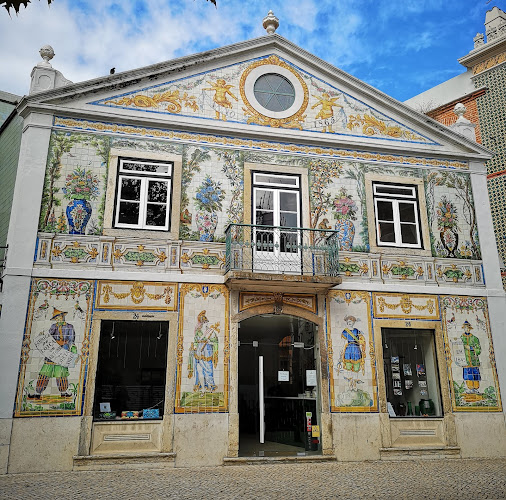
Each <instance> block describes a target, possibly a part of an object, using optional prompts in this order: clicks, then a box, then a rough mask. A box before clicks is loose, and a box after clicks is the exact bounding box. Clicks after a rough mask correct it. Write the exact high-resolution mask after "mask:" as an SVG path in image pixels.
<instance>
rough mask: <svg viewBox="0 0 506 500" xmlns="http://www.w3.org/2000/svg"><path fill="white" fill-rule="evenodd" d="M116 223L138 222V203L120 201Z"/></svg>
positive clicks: (135, 223) (134, 223)
mask: <svg viewBox="0 0 506 500" xmlns="http://www.w3.org/2000/svg"><path fill="white" fill-rule="evenodd" d="M118 223H120V224H133V225H135V226H136V225H137V224H139V203H135V202H126V201H122V202H120V204H119V214H118Z"/></svg>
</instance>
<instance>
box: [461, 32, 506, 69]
mask: <svg viewBox="0 0 506 500" xmlns="http://www.w3.org/2000/svg"><path fill="white" fill-rule="evenodd" d="M504 51H506V37H502V38H499V39H496V40H492V41H490V42H487V43H484V44H483V45H481V46H480V47H479V48H476V49H473V50H471V52H469V54H467V55H466V56H464V57H461V58H460V59H458V61H459V63H460V64H462V66H465V67H466V68H472V67H473V66H476V65H477V64H479V63H480V62H483V61H485V60H486V59H489V58H490V57H494V56H496V55H498V54H501V53H502V52H504Z"/></svg>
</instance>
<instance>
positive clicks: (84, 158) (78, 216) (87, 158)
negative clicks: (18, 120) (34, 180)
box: [39, 131, 110, 235]
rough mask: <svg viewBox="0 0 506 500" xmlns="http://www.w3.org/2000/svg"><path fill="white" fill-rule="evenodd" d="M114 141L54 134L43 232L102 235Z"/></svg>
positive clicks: (43, 195) (41, 218) (78, 135)
mask: <svg viewBox="0 0 506 500" xmlns="http://www.w3.org/2000/svg"><path fill="white" fill-rule="evenodd" d="M109 150H110V138H109V137H102V136H98V135H93V134H82V133H76V132H66V133H65V132H62V131H53V132H52V133H51V141H50V143H49V154H48V159H47V166H46V176H45V179H44V188H43V192H42V206H41V212H40V219H39V230H40V231H44V232H51V233H63V234H72V235H84V234H101V232H102V228H103V222H104V209H105V182H106V179H107V168H108V161H109Z"/></svg>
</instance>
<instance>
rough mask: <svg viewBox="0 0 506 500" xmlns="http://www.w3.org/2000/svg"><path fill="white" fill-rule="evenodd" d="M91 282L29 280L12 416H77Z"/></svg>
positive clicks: (83, 375)
mask: <svg viewBox="0 0 506 500" xmlns="http://www.w3.org/2000/svg"><path fill="white" fill-rule="evenodd" d="M93 285H94V282H93V281H89V280H72V279H68V280H67V279H50V278H48V279H34V280H33V281H32V287H31V293H30V300H29V305H28V314H27V320H26V328H25V334H24V338H23V345H22V350H21V363H20V369H19V381H18V390H17V396H16V405H15V409H14V415H15V416H16V417H23V416H50V415H52V416H67V415H81V412H82V402H83V397H84V388H85V383H86V370H87V365H88V355H89V345H90V337H89V336H90V321H91V309H92V305H93Z"/></svg>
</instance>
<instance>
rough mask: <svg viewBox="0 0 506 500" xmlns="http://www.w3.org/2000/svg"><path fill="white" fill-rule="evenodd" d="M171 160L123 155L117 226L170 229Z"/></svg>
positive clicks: (119, 182)
mask: <svg viewBox="0 0 506 500" xmlns="http://www.w3.org/2000/svg"><path fill="white" fill-rule="evenodd" d="M172 173H173V163H172V162H158V161H152V160H146V161H144V160H137V159H135V160H134V159H128V158H120V159H119V166H118V183H117V189H116V204H115V216H114V227H116V228H128V229H149V230H156V231H168V230H169V226H170V206H171V204H170V199H171V190H172Z"/></svg>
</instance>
